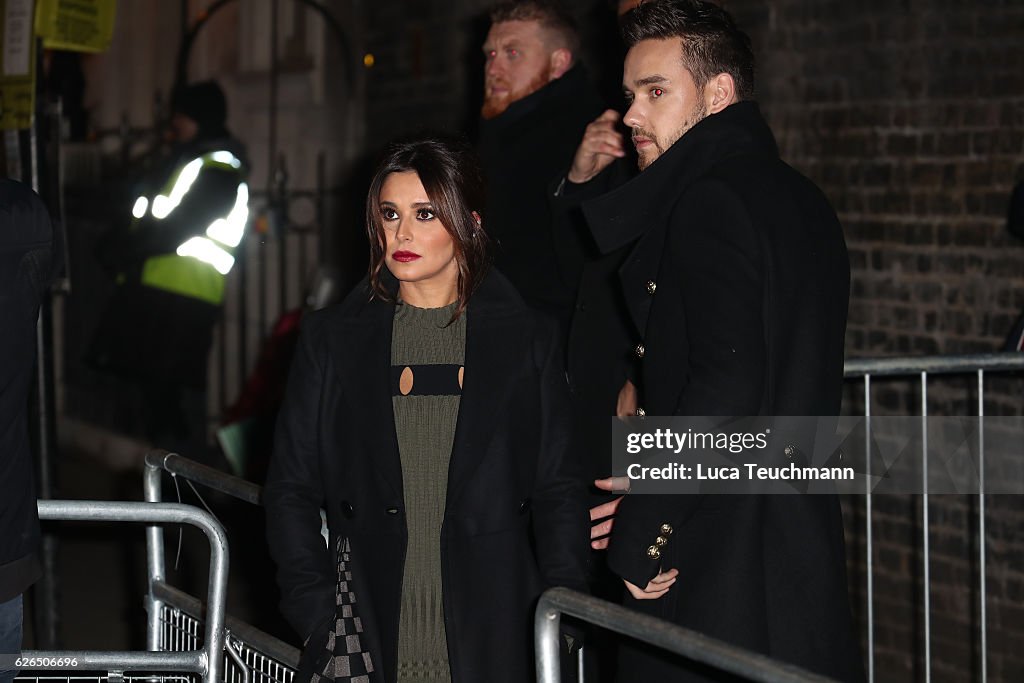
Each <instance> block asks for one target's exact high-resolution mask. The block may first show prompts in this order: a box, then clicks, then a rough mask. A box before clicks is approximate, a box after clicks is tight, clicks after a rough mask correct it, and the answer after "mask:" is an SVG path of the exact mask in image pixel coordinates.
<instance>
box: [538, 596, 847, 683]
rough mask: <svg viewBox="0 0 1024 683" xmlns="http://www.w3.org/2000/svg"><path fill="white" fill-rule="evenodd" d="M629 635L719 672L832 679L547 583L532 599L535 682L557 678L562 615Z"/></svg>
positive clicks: (763, 678)
mask: <svg viewBox="0 0 1024 683" xmlns="http://www.w3.org/2000/svg"><path fill="white" fill-rule="evenodd" d="M563 614H565V615H568V616H571V617H576V618H577V619H582V620H584V621H586V622H587V623H590V624H594V625H596V626H600V627H601V628H605V629H608V630H610V631H614V632H615V633H618V634H621V635H624V636H629V637H630V638H635V639H637V640H640V641H643V642H645V643H649V644H651V645H654V646H656V647H659V648H662V649H663V650H665V651H667V652H672V653H675V654H678V655H682V656H683V657H686V658H687V659H690V660H692V661H694V662H697V663H700V664H706V665H708V666H711V667H714V668H715V669H716V670H718V671H722V672H724V673H730V674H735V675H737V676H742V677H744V678H746V679H748V680H751V681H759V682H761V683H829V682H830V681H832V679H831V678H826V677H824V676H819V675H817V674H813V673H810V672H809V671H806V670H804V669H801V668H800V667H797V666H793V665H791V664H784V663H782V662H779V661H777V660H774V659H771V658H770V657H766V656H764V655H760V654H757V653H754V652H751V651H749V650H745V649H743V648H741V647H737V646H735V645H730V644H728V643H725V642H722V641H720V640H716V639H715V638H709V637H708V636H705V635H703V634H701V633H698V632H697V631H691V630H690V629H687V628H683V627H682V626H676V625H675V624H673V623H671V622H668V621H665V620H664V619H657V618H655V617H652V616H649V615H646V614H641V613H639V612H636V611H633V610H631V609H626V608H625V607H622V606H620V605H615V604H613V603H610V602H607V601H605V600H599V599H598V598H595V597H592V596H589V595H584V594H582V593H578V592H576V591H572V590H569V589H568V588H551V589H548V590H547V591H545V593H544V594H543V595H542V596H541V597H540V602H539V603H537V611H536V613H535V616H534V622H533V623H534V644H535V647H536V651H537V683H560V681H561V680H562V678H561V670H560V667H559V657H558V650H559V628H558V627H559V624H560V623H561V617H562V615H563Z"/></svg>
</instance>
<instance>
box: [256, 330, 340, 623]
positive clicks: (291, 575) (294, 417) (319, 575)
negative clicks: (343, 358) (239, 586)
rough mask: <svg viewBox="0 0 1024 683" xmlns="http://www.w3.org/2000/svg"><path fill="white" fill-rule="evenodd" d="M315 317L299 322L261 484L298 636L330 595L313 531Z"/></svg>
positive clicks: (320, 490)
mask: <svg viewBox="0 0 1024 683" xmlns="http://www.w3.org/2000/svg"><path fill="white" fill-rule="evenodd" d="M322 320H323V319H322V318H321V317H319V316H318V315H317V314H313V315H312V317H311V318H309V319H307V321H306V322H305V324H304V325H303V330H302V332H301V334H300V337H299V343H298V348H297V349H296V353H295V360H294V361H293V362H292V367H291V371H290V373H289V377H288V387H287V390H286V392H285V398H284V402H283V403H282V406H281V412H280V414H279V416H278V420H277V429H276V431H275V435H274V452H273V455H272V457H271V460H270V467H269V470H268V473H267V484H266V487H265V488H264V490H263V500H264V504H265V507H266V513H267V542H268V545H269V547H270V554H271V557H273V559H274V562H275V563H276V564H277V583H278V587H279V588H280V590H281V612H282V614H284V616H285V618H286V619H287V620H288V622H289V623H290V624H291V625H292V627H293V628H294V629H295V630H296V632H298V633H299V635H300V636H301V637H302V638H303V640H306V639H308V638H309V637H310V636H311V635H312V634H313V632H314V631H315V630H316V629H317V627H318V626H319V625H321V624H323V623H325V622H327V621H329V620H330V618H331V616H332V615H333V613H334V603H335V582H336V576H335V569H334V566H333V562H332V560H331V556H330V553H329V551H328V549H327V547H326V544H325V543H324V539H323V536H321V534H320V527H321V522H320V508H321V507H322V506H323V504H324V500H325V495H324V485H323V478H322V473H321V471H320V457H319V451H320V444H319V434H320V426H319V417H318V416H319V413H320V401H321V396H322V394H323V387H324V369H323V366H322V360H323V358H324V356H325V354H326V350H325V349H324V348H323V343H322V342H323V341H324V339H323V335H322V329H321V326H320V323H322ZM318 342H319V343H318Z"/></svg>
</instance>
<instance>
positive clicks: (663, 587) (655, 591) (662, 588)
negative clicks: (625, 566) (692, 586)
mask: <svg viewBox="0 0 1024 683" xmlns="http://www.w3.org/2000/svg"><path fill="white" fill-rule="evenodd" d="M678 576H679V570H678V569H669V570H668V571H667V572H658V575H657V576H655V577H654V578H653V579H651V581H650V583H648V584H647V587H646V588H643V589H641V588H638V587H637V586H634V585H633V584H631V583H630V582H629V581H626V580H625V579H623V580H622V582H623V583H624V584H626V588H627V589H628V590H629V594H630V595H632V596H633V597H634V598H636V599H637V600H657V599H658V598H660V597H661V596H663V595H664V594H665V593H668V589H669V588H671V587H672V584H673V583H675V582H676V578H677V577H678Z"/></svg>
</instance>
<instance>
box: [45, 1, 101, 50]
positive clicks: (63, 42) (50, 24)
mask: <svg viewBox="0 0 1024 683" xmlns="http://www.w3.org/2000/svg"><path fill="white" fill-rule="evenodd" d="M116 16H117V0H39V9H38V10H37V11H36V33H37V34H38V35H39V37H41V38H42V39H43V47H45V48H47V49H52V50H74V51H76V52H102V51H104V50H106V49H107V48H108V47H110V40H111V38H112V37H113V35H114V18H115V17H116Z"/></svg>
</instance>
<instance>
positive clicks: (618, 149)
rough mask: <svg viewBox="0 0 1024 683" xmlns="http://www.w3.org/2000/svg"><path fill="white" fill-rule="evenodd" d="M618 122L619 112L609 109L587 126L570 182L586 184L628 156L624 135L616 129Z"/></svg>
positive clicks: (575, 157) (575, 159) (573, 164)
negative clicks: (617, 160)
mask: <svg viewBox="0 0 1024 683" xmlns="http://www.w3.org/2000/svg"><path fill="white" fill-rule="evenodd" d="M618 121H619V112H617V111H615V110H614V109H607V110H605V112H604V113H603V114H601V115H600V116H598V117H597V118H596V119H594V120H593V121H591V122H590V124H588V125H587V130H586V132H584V133H583V140H582V141H581V142H580V146H579V147H577V148H576V156H574V157H573V159H572V166H571V167H570V168H569V174H568V176H567V177H568V179H569V182H571V183H576V184H580V183H585V182H587V181H588V180H591V179H592V178H593V177H594V176H596V175H597V174H598V173H600V172H601V171H603V170H604V169H606V168H608V166H609V164H611V163H612V162H613V161H615V160H616V159H621V158H622V157H624V156H626V151H625V146H624V142H623V139H622V133H620V132H619V131H618V130H616V129H615V124H616V123H618Z"/></svg>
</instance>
